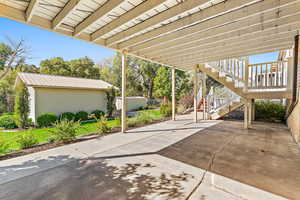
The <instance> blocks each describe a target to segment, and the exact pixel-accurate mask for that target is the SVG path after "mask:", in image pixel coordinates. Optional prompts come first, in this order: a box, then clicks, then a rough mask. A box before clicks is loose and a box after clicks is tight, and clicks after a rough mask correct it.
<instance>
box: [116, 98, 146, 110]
mask: <svg viewBox="0 0 300 200" xmlns="http://www.w3.org/2000/svg"><path fill="white" fill-rule="evenodd" d="M126 99H127V110H128V111H132V110H136V109H138V108H140V107H145V106H147V98H145V97H127V98H126ZM116 107H117V110H121V109H122V99H121V97H117V98H116Z"/></svg>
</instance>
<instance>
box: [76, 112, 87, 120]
mask: <svg viewBox="0 0 300 200" xmlns="http://www.w3.org/2000/svg"><path fill="white" fill-rule="evenodd" d="M88 119H89V114H88V113H87V112H85V111H79V112H77V113H76V114H75V120H76V121H84V120H88Z"/></svg>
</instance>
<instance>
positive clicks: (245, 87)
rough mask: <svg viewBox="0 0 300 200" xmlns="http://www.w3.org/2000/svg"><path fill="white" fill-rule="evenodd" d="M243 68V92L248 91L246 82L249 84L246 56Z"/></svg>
mask: <svg viewBox="0 0 300 200" xmlns="http://www.w3.org/2000/svg"><path fill="white" fill-rule="evenodd" d="M244 67H245V69H244V70H243V72H244V93H247V92H248V84H249V61H248V58H247V60H246V61H245V66H244Z"/></svg>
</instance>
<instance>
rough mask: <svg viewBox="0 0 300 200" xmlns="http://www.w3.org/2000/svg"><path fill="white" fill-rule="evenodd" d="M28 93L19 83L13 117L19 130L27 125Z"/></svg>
mask: <svg viewBox="0 0 300 200" xmlns="http://www.w3.org/2000/svg"><path fill="white" fill-rule="evenodd" d="M29 111H30V108H29V92H28V89H27V87H26V86H25V85H24V84H23V83H21V84H20V85H19V86H18V88H17V92H16V99H15V115H16V123H17V125H18V126H19V127H21V128H26V126H28V123H29Z"/></svg>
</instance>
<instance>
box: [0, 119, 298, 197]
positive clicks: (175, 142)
mask: <svg viewBox="0 0 300 200" xmlns="http://www.w3.org/2000/svg"><path fill="white" fill-rule="evenodd" d="M252 127H253V128H251V129H250V130H245V129H243V122H242V121H220V120H218V121H212V120H209V121H204V120H203V121H201V122H199V123H194V122H193V120H192V119H191V116H190V115H187V116H180V117H179V119H178V121H176V122H174V121H166V122H162V123H159V124H153V125H149V126H146V127H142V128H137V129H133V130H131V131H129V133H128V134H122V133H117V134H112V135H109V136H105V137H102V138H99V139H94V140H90V141H86V142H81V143H76V144H71V145H67V146H63V147H59V148H55V149H52V150H47V151H43V152H39V153H35V154H30V155H27V156H23V157H20V158H14V159H11V160H6V161H0V199H5V200H8V199H11V200H21V199H36V200H38V199H72V200H77V199H78V200H79V199H101V200H106V199H112V200H113V199H115V200H120V199H136V200H140V199H145V200H148V199H149V200H150V199H151V200H152V199H160V200H163V199H174V200H175V199H188V200H199V199H220V200H222V199H224V200H225V199H226V200H227V199H237V200H238V199H264V200H265V199H270V200H277V199H278V200H281V199H298V197H299V195H300V193H299V190H298V186H299V184H300V174H299V170H300V160H299V155H300V149H299V147H298V146H297V145H296V144H295V143H294V141H293V139H292V137H291V135H290V133H289V131H288V130H287V128H286V127H285V126H283V125H278V124H269V123H267V124H265V123H254V124H253V125H252Z"/></svg>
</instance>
